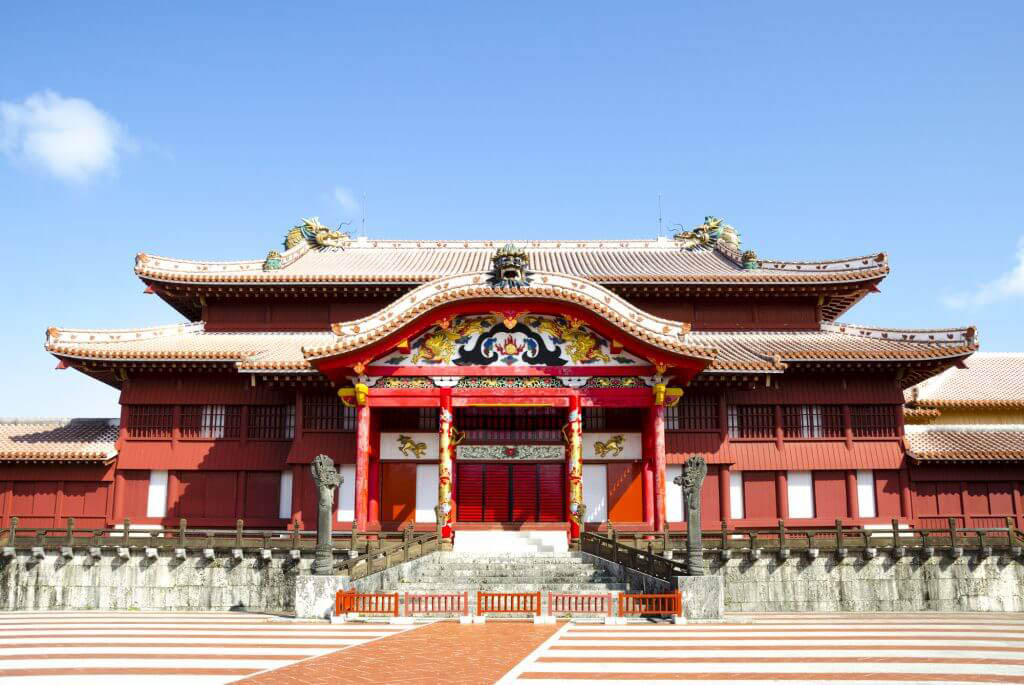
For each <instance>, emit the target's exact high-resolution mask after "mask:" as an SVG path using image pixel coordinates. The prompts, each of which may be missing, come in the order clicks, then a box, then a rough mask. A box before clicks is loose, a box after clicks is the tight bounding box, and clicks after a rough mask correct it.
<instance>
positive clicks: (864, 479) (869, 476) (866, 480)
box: [857, 471, 878, 518]
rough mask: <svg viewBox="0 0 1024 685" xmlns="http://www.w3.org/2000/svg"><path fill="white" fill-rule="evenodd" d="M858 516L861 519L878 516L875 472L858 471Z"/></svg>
mask: <svg viewBox="0 0 1024 685" xmlns="http://www.w3.org/2000/svg"><path fill="white" fill-rule="evenodd" d="M857 508H858V512H857V514H858V515H859V516H860V517H861V518H874V517H876V516H878V509H877V507H876V506H875V472H874V471H857Z"/></svg>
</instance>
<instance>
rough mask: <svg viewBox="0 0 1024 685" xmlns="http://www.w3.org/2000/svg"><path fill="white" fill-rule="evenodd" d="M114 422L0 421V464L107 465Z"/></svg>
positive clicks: (113, 449) (111, 454)
mask: <svg viewBox="0 0 1024 685" xmlns="http://www.w3.org/2000/svg"><path fill="white" fill-rule="evenodd" d="M117 431H118V421H117V419H0V462H60V463H91V462H107V461H110V460H111V459H113V458H114V457H116V456H117V449H116V447H115V445H114V442H115V441H116V440H117Z"/></svg>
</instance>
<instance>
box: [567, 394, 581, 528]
mask: <svg viewBox="0 0 1024 685" xmlns="http://www.w3.org/2000/svg"><path fill="white" fill-rule="evenodd" d="M562 433H563V435H564V436H565V441H566V444H567V445H568V452H569V454H568V457H569V536H570V537H571V538H572V539H573V540H577V539H579V537H580V531H582V530H583V520H584V517H585V516H586V510H587V507H586V506H585V505H584V504H583V414H582V412H581V410H580V396H579V395H578V394H576V393H573V394H572V395H570V396H569V422H568V423H567V424H566V425H565V427H564V428H563V429H562Z"/></svg>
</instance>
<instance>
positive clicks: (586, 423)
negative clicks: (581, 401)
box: [583, 407, 608, 431]
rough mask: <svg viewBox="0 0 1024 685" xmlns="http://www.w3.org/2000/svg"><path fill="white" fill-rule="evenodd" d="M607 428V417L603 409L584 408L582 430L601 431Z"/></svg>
mask: <svg viewBox="0 0 1024 685" xmlns="http://www.w3.org/2000/svg"><path fill="white" fill-rule="evenodd" d="M607 427H608V416H607V414H606V413H605V411H604V407H586V408H585V409H584V410H583V430H585V431H603V430H604V429H605V428H607Z"/></svg>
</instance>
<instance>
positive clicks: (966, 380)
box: [904, 352, 1024, 409]
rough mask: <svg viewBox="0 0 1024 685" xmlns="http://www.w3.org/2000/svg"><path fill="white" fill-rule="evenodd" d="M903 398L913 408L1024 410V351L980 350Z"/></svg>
mask: <svg viewBox="0 0 1024 685" xmlns="http://www.w3.org/2000/svg"><path fill="white" fill-rule="evenodd" d="M904 397H905V399H906V401H907V403H908V405H909V407H910V408H911V409H943V408H949V409H953V408H960V409H1024V353H1020V352H1012V353H1011V352H978V353H977V354H974V355H972V356H971V357H970V358H969V359H967V360H965V361H964V363H963V364H962V365H961V366H959V367H953V368H950V369H947V370H946V371H944V372H943V373H940V374H939V375H937V376H934V377H932V378H929V379H927V380H925V381H923V382H921V383H918V384H917V385H914V386H912V387H910V388H908V389H907V390H906V391H904Z"/></svg>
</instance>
